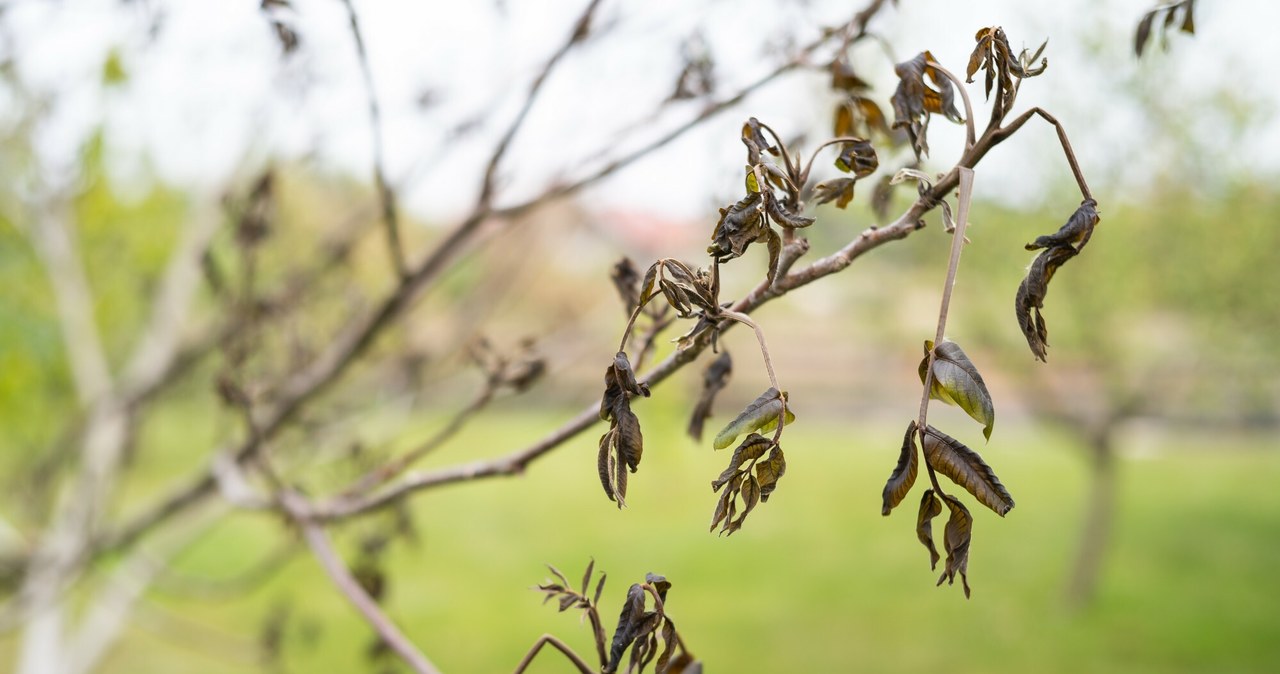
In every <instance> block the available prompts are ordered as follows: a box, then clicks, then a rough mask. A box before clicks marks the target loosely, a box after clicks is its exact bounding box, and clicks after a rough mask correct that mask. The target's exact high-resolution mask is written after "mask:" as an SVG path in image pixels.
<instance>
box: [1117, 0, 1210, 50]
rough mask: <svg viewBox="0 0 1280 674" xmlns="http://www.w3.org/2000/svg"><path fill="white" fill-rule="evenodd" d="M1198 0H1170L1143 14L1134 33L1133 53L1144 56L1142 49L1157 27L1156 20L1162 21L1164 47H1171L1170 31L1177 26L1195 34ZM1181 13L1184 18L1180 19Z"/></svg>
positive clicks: (1161, 37) (1161, 33)
mask: <svg viewBox="0 0 1280 674" xmlns="http://www.w3.org/2000/svg"><path fill="white" fill-rule="evenodd" d="M1195 10H1196V0H1180V1H1179V2H1170V3H1166V4H1163V5H1158V6H1156V7H1154V8H1152V9H1151V10H1150V11H1148V12H1147V13H1146V14H1143V15H1142V19H1141V20H1140V21H1138V29H1137V31H1135V32H1134V34H1133V53H1134V54H1135V55H1137V56H1138V57H1139V58H1141V57H1142V51H1143V50H1144V49H1146V46H1147V42H1148V41H1149V40H1150V39H1151V29H1152V28H1153V27H1155V25H1156V22H1157V21H1158V22H1159V23H1160V44H1161V46H1162V47H1163V48H1164V49H1168V48H1169V31H1171V30H1173V27H1174V26H1177V30H1179V31H1181V32H1183V33H1187V34H1188V35H1195V33H1196V19H1195ZM1179 14H1181V16H1182V20H1181V21H1179V20H1178V16H1179Z"/></svg>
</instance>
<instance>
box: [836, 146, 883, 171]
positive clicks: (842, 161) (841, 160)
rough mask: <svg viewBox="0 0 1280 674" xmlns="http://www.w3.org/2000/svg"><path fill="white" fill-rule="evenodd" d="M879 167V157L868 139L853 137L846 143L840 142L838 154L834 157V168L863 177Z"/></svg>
mask: <svg viewBox="0 0 1280 674" xmlns="http://www.w3.org/2000/svg"><path fill="white" fill-rule="evenodd" d="M879 167H880V159H879V158H878V157H877V156H876V149H875V148H874V147H871V143H870V142H869V141H866V140H863V139H861V138H855V139H853V140H851V141H849V142H847V143H841V145H840V155H839V156H838V157H836V168H838V169H840V170H841V171H844V172H845V173H852V174H853V175H855V176H857V177H859V178H865V177H867V176H869V175H871V174H872V173H875V172H876V169H877V168H879Z"/></svg>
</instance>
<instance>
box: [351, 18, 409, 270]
mask: <svg viewBox="0 0 1280 674" xmlns="http://www.w3.org/2000/svg"><path fill="white" fill-rule="evenodd" d="M342 4H343V5H346V8H347V16H348V17H349V18H350V20H351V36H352V37H353V38H354V39H355V43H356V55H357V56H358V57H359V59H360V74H361V76H362V77H363V78H364V89H365V96H366V97H367V98H368V100H369V130H370V136H371V137H372V142H373V182H374V186H375V187H377V189H378V201H379V204H380V205H381V210H382V224H383V227H384V228H385V229H386V234H387V248H388V252H389V253H390V255H391V263H392V264H394V265H395V270H396V275H397V276H398V277H399V278H400V279H402V280H403V279H404V278H405V277H406V276H408V275H409V268H408V265H407V263H405V257H404V249H403V247H402V246H401V244H400V221H399V215H398V213H397V211H396V193H395V191H394V190H393V189H391V185H390V183H388V182H387V171H386V164H385V160H384V159H383V150H382V109H381V108H380V107H379V105H378V94H377V92H376V90H375V89H374V86H373V72H372V70H371V69H370V68H369V55H368V53H367V52H366V50H365V47H364V37H363V36H362V35H361V33H360V19H359V17H358V16H357V15H356V8H355V5H354V4H352V0H342Z"/></svg>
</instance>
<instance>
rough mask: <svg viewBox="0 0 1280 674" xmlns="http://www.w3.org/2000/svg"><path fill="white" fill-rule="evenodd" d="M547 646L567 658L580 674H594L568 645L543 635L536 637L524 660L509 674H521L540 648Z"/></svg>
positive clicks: (548, 635) (589, 666)
mask: <svg viewBox="0 0 1280 674" xmlns="http://www.w3.org/2000/svg"><path fill="white" fill-rule="evenodd" d="M547 644H551V645H552V646H554V647H555V648H556V650H558V651H560V652H561V653H564V657H566V658H568V659H569V662H572V663H573V666H574V667H577V668H578V671H579V672H582V674H594V672H595V670H593V669H591V665H589V664H587V661H586V660H583V659H582V656H580V655H578V654H577V653H575V652H574V650H573V649H572V648H569V645H568V644H566V643H564V642H563V641H560V640H559V639H557V638H555V637H553V636H551V635H550V634H544V635H542V636H540V637H538V640H537V641H536V642H534V644H533V647H532V648H530V649H529V652H528V653H525V654H524V658H522V659H521V660H520V664H518V665H516V668H515V670H514V671H512V673H511V674H522V672H524V671H525V670H526V669H528V668H529V665H530V663H532V662H533V659H534V658H535V657H537V655H538V651H541V650H542V647H543V646H545V645H547Z"/></svg>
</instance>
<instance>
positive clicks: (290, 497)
mask: <svg viewBox="0 0 1280 674" xmlns="http://www.w3.org/2000/svg"><path fill="white" fill-rule="evenodd" d="M280 503H281V505H282V506H283V507H284V508H285V510H286V511H287V512H288V513H289V514H290V516H292V517H293V519H294V520H295V521H296V522H297V523H298V526H299V527H300V528H301V529H302V537H303V538H304V539H306V541H307V545H308V546H309V547H310V548H311V552H312V553H313V554H314V555H315V556H316V559H317V560H319V562H320V566H321V567H323V568H324V571H325V573H326V574H328V575H329V579H330V580H331V581H333V584H334V585H335V586H337V588H338V590H339V591H340V592H342V594H343V595H344V596H345V597H346V598H347V601H349V602H351V605H352V606H354V607H355V608H356V610H357V611H359V612H360V614H361V615H362V616H364V619H365V621H366V622H368V623H369V626H370V627H372V628H373V630H374V632H376V633H377V635H378V637H379V638H380V639H382V642H383V643H385V644H386V645H387V646H388V647H389V648H390V649H391V650H392V651H393V652H395V654H396V655H398V656H400V659H402V660H404V661H405V663H406V664H408V665H409V667H411V668H412V669H413V671H415V672H417V673H418V674H439V671H440V670H438V669H436V667H435V665H433V664H431V661H429V660H427V657H426V656H425V655H423V654H422V651H419V650H418V648H417V647H416V646H414V645H413V643H412V642H410V641H409V639H408V638H406V637H405V636H404V634H403V633H402V632H401V631H400V629H399V628H398V627H396V625H395V623H393V622H391V619H389V618H387V616H386V614H384V613H383V612H382V610H381V609H380V608H378V603H377V602H375V601H374V600H373V598H372V597H370V596H369V594H368V593H367V592H365V591H364V588H362V587H360V583H359V582H358V581H356V579H355V577H354V576H352V575H351V571H350V570H349V569H347V567H346V564H344V563H343V562H342V559H341V558H340V557H339V556H338V553H337V551H336V550H334V549H333V544H332V543H330V542H329V537H328V536H327V535H325V533H324V529H323V528H321V527H320V525H319V524H317V523H316V522H315V521H314V520H312V519H311V518H310V516H309V515H308V514H307V511H308V510H309V506H308V505H307V503H306V501H305V499H303V498H302V497H301V496H299V495H297V494H294V493H292V492H288V491H285V492H282V493H281V494H280Z"/></svg>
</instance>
